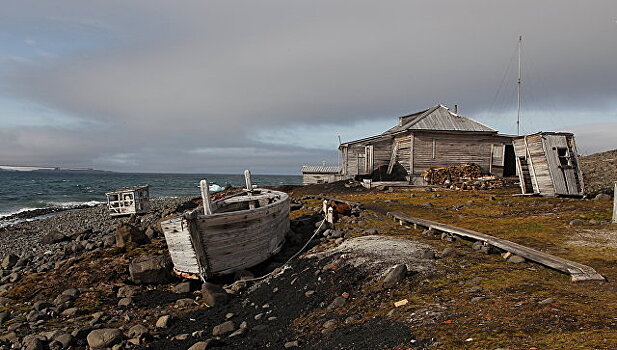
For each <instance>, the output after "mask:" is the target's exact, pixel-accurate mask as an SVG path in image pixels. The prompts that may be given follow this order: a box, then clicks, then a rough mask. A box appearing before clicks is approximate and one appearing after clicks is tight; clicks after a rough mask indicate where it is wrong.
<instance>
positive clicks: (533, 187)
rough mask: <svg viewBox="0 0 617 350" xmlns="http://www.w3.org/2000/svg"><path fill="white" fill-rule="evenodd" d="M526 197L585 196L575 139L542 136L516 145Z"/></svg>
mask: <svg viewBox="0 0 617 350" xmlns="http://www.w3.org/2000/svg"><path fill="white" fill-rule="evenodd" d="M513 144H514V153H515V154H516V166H517V168H518V170H519V171H518V174H519V180H520V181H519V182H520V185H521V191H522V193H523V194H540V195H545V196H558V195H562V196H582V195H583V193H584V190H585V186H584V183H583V174H582V172H581V168H580V167H579V162H578V152H577V150H576V143H575V142H574V135H573V134H571V133H565V132H539V133H536V134H531V135H527V136H521V137H517V138H516V139H514V141H513Z"/></svg>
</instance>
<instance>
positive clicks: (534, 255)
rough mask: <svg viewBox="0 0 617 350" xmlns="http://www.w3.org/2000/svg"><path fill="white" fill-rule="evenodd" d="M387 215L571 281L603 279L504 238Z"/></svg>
mask: <svg viewBox="0 0 617 350" xmlns="http://www.w3.org/2000/svg"><path fill="white" fill-rule="evenodd" d="M388 215H390V216H392V217H394V218H395V219H396V220H398V221H399V222H400V223H401V225H403V224H404V223H410V224H413V225H414V227H416V228H417V226H421V227H426V228H427V229H431V230H434V231H439V232H446V233H449V234H451V235H456V236H461V237H466V238H471V239H475V240H478V241H482V242H485V243H486V244H489V245H491V246H494V247H497V248H499V249H502V250H505V251H507V252H511V253H512V254H515V255H518V256H521V257H523V258H525V259H527V260H531V261H535V262H536V263H538V264H541V265H544V266H548V267H550V268H553V269H555V270H559V271H562V272H565V273H567V274H569V275H570V276H571V278H572V282H578V281H604V280H605V278H604V277H603V276H602V275H600V274H599V273H597V272H596V270H594V269H593V268H591V267H589V266H587V265H583V264H579V263H577V262H574V261H570V260H566V259H563V258H560V257H558V256H554V255H551V254H547V253H544V252H541V251H538V250H535V249H532V248H529V247H525V246H523V245H520V244H518V243H514V242H511V241H508V240H505V239H501V238H497V237H493V236H490V235H487V234H484V233H480V232H476V231H472V230H467V229H464V228H460V227H455V226H451V225H447V224H442V223H439V222H435V221H430V220H424V219H420V218H416V217H413V216H409V215H407V214H404V213H401V212H389V213H388Z"/></svg>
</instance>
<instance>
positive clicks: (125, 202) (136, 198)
mask: <svg viewBox="0 0 617 350" xmlns="http://www.w3.org/2000/svg"><path fill="white" fill-rule="evenodd" d="M105 195H106V196H107V208H109V215H111V216H119V215H131V214H142V213H145V212H147V211H149V210H150V186H148V185H145V186H132V187H123V188H119V189H117V190H114V191H111V192H107V193H105Z"/></svg>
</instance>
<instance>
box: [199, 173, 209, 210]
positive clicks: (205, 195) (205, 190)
mask: <svg viewBox="0 0 617 350" xmlns="http://www.w3.org/2000/svg"><path fill="white" fill-rule="evenodd" d="M199 187H200V188H201V200H202V201H203V203H204V214H205V215H212V202H210V187H209V185H208V180H201V181H200V182H199Z"/></svg>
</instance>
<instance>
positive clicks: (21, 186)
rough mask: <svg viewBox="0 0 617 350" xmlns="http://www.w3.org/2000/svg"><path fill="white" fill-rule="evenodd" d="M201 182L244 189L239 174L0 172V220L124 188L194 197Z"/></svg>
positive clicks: (270, 182)
mask: <svg viewBox="0 0 617 350" xmlns="http://www.w3.org/2000/svg"><path fill="white" fill-rule="evenodd" d="M201 179H207V180H208V182H209V183H211V184H217V185H220V186H225V185H232V186H244V176H243V175H220V174H153V173H145V174H137V173H114V172H68V171H28V172H9V171H0V221H1V220H2V218H3V217H7V216H10V215H13V214H15V213H19V212H24V211H30V210H33V209H40V208H54V207H61V208H74V207H78V206H83V205H97V204H101V203H105V201H106V197H105V192H108V191H111V190H114V189H116V188H120V187H125V186H136V185H146V184H147V185H150V197H151V198H165V197H177V196H185V195H194V196H196V197H197V196H199V181H200V180H201ZM252 179H253V184H254V185H258V186H276V185H298V184H301V183H302V178H301V176H296V175H253V176H252ZM1 226H2V223H1V222H0V227H1Z"/></svg>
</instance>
